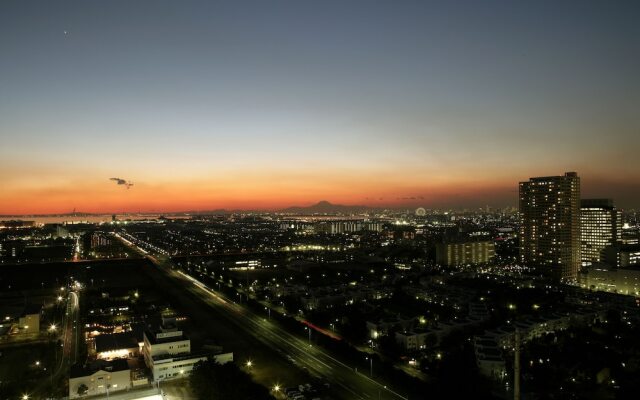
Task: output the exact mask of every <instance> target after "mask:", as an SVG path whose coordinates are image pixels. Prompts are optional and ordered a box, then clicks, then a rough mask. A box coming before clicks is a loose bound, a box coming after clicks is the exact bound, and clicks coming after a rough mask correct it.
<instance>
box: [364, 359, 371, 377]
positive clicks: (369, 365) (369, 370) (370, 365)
mask: <svg viewBox="0 0 640 400" xmlns="http://www.w3.org/2000/svg"><path fill="white" fill-rule="evenodd" d="M365 359H366V360H369V376H370V377H372V378H373V357H365Z"/></svg>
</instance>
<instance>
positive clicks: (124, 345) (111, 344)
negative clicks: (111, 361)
mask: <svg viewBox="0 0 640 400" xmlns="http://www.w3.org/2000/svg"><path fill="white" fill-rule="evenodd" d="M94 340H95V345H96V352H97V353H102V352H105V351H113V350H121V349H131V348H134V347H138V343H139V342H140V340H139V337H138V336H137V335H136V333H135V332H133V331H130V332H123V333H111V334H103V335H98V336H96V337H95V339H94Z"/></svg>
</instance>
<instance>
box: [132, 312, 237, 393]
mask: <svg viewBox="0 0 640 400" xmlns="http://www.w3.org/2000/svg"><path fill="white" fill-rule="evenodd" d="M142 353H143V355H144V360H145V364H146V365H147V367H149V369H150V370H151V374H152V376H153V380H154V381H156V382H157V381H160V380H168V379H176V378H181V377H183V376H186V375H189V374H190V373H191V370H193V366H194V365H195V364H196V363H197V362H199V361H204V360H206V359H207V358H208V357H213V358H214V359H215V360H216V361H218V362H219V363H221V364H224V363H227V362H231V361H233V353H221V354H216V355H211V354H209V353H203V352H200V353H192V352H191V340H190V339H189V338H188V337H187V336H186V335H185V334H184V333H183V332H182V331H181V330H179V329H178V328H177V326H176V323H175V320H173V319H164V318H163V320H162V325H161V327H160V328H159V329H158V330H157V331H155V332H152V331H149V330H147V331H145V332H144V348H143V352H142Z"/></svg>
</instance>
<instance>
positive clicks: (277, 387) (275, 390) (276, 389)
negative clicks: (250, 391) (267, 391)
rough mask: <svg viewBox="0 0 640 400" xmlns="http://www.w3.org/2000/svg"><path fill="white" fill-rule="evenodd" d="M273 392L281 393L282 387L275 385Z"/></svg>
mask: <svg viewBox="0 0 640 400" xmlns="http://www.w3.org/2000/svg"><path fill="white" fill-rule="evenodd" d="M273 391H274V392H276V393H278V392H279V391H280V385H278V384H277V383H276V384H275V385H273Z"/></svg>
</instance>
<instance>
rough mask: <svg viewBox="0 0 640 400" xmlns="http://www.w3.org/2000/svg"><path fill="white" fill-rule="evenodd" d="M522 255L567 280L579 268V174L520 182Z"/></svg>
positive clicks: (523, 260) (522, 257)
mask: <svg viewBox="0 0 640 400" xmlns="http://www.w3.org/2000/svg"><path fill="white" fill-rule="evenodd" d="M520 259H521V260H522V262H523V263H525V264H527V265H529V266H533V267H542V268H543V269H544V270H546V271H548V272H551V273H552V274H553V275H554V276H557V277H558V278H560V279H564V280H574V279H576V278H577V275H578V270H579V268H580V262H581V258H580V178H579V177H578V174H577V173H575V172H567V173H565V174H564V175H562V176H546V177H539V178H530V179H529V181H528V182H520Z"/></svg>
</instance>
